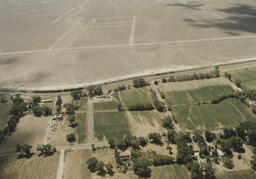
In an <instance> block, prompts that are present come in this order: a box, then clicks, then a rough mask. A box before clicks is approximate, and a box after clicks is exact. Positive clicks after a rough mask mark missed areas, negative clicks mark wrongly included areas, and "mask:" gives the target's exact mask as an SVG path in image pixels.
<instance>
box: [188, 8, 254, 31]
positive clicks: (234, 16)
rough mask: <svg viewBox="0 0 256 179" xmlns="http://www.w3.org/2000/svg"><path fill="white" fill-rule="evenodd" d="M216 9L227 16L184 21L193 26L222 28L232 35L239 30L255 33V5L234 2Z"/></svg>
mask: <svg viewBox="0 0 256 179" xmlns="http://www.w3.org/2000/svg"><path fill="white" fill-rule="evenodd" d="M217 11H218V12H222V13H226V14H227V15H229V16H228V17H226V18H222V19H220V18H218V19H213V20H201V21H194V20H193V19H184V21H185V22H187V23H190V25H191V26H194V27H199V28H218V29H222V30H224V32H225V33H227V34H229V35H232V36H236V35H239V32H249V33H256V23H255V22H256V7H252V6H249V5H243V4H234V5H233V6H232V7H229V8H225V9H217ZM234 31H235V32H234Z"/></svg>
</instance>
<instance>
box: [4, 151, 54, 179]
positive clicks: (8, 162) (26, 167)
mask: <svg viewBox="0 0 256 179" xmlns="http://www.w3.org/2000/svg"><path fill="white" fill-rule="evenodd" d="M58 159H59V155H58V154H54V155H53V156H50V157H38V155H36V154H35V155H34V156H32V157H31V158H30V159H26V158H23V159H17V155H12V156H6V157H0V178H3V179H7V178H8V179H17V178H20V179H25V178H33V179H45V178H47V179H55V178H56V174H57V168H58Z"/></svg>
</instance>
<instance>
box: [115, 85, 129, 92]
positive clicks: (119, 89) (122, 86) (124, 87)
mask: <svg viewBox="0 0 256 179" xmlns="http://www.w3.org/2000/svg"><path fill="white" fill-rule="evenodd" d="M126 89H127V88H126V86H125V85H124V84H122V85H120V86H118V87H116V88H114V92H118V91H123V90H126Z"/></svg>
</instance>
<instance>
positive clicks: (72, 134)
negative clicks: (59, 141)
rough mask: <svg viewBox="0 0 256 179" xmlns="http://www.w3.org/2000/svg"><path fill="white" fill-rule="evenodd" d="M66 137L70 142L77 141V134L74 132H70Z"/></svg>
mask: <svg viewBox="0 0 256 179" xmlns="http://www.w3.org/2000/svg"><path fill="white" fill-rule="evenodd" d="M66 138H67V141H68V142H75V141H76V136H75V134H74V133H70V134H68V135H67V136H66Z"/></svg>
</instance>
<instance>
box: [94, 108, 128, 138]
mask: <svg viewBox="0 0 256 179" xmlns="http://www.w3.org/2000/svg"><path fill="white" fill-rule="evenodd" d="M94 131H95V137H97V138H98V139H99V140H102V139H103V138H104V137H106V138H107V139H110V138H113V139H120V138H122V137H123V136H124V135H127V134H130V129H129V124H128V119H127V117H126V115H125V114H124V113H123V112H97V113H94Z"/></svg>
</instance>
